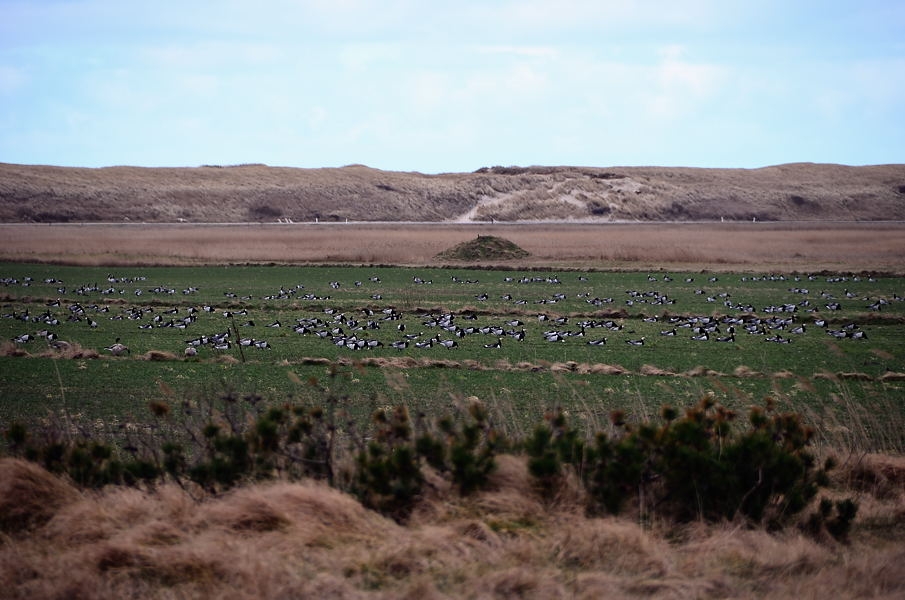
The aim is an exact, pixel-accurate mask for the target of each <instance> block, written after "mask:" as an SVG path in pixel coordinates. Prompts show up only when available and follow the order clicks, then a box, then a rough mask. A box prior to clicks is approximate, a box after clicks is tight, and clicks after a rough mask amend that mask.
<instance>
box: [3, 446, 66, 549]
mask: <svg viewBox="0 0 905 600" xmlns="http://www.w3.org/2000/svg"><path fill="white" fill-rule="evenodd" d="M78 497H79V494H78V492H77V491H76V490H75V488H73V487H72V486H71V485H68V484H67V483H65V482H63V481H62V480H61V479H59V478H57V477H54V476H53V475H51V474H50V473H48V472H47V471H45V470H44V469H42V468H41V467H39V466H37V465H36V464H34V463H30V462H26V461H24V460H19V459H15V458H4V459H0V531H3V532H7V533H12V532H17V531H22V530H27V529H31V528H33V527H36V526H39V525H43V524H44V523H46V522H47V521H49V520H50V519H51V518H52V517H53V516H54V515H55V514H56V513H57V512H58V511H59V510H60V509H62V508H63V507H64V506H66V505H68V504H70V503H72V502H75V501H76V500H77V499H78Z"/></svg>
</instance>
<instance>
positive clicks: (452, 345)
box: [437, 340, 459, 349]
mask: <svg viewBox="0 0 905 600" xmlns="http://www.w3.org/2000/svg"><path fill="white" fill-rule="evenodd" d="M437 343H438V344H440V345H441V346H443V347H444V348H446V349H450V348H458V347H459V344H458V342H456V340H438V341H437Z"/></svg>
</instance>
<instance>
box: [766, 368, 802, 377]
mask: <svg viewBox="0 0 905 600" xmlns="http://www.w3.org/2000/svg"><path fill="white" fill-rule="evenodd" d="M770 377H772V378H773V379H796V378H797V377H798V376H797V375H796V374H795V373H793V372H792V371H789V370H783V371H775V372H773V373H771V374H770Z"/></svg>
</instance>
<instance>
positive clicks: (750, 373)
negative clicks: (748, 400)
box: [732, 365, 764, 377]
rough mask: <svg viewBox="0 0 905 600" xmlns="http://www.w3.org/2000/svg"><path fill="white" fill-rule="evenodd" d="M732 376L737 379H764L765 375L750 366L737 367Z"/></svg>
mask: <svg viewBox="0 0 905 600" xmlns="http://www.w3.org/2000/svg"><path fill="white" fill-rule="evenodd" d="M732 374H733V375H734V376H735V377H763V376H764V374H763V373H761V372H760V371H756V370H754V369H752V368H751V367H749V366H746V365H739V366H737V367H735V370H733V371H732Z"/></svg>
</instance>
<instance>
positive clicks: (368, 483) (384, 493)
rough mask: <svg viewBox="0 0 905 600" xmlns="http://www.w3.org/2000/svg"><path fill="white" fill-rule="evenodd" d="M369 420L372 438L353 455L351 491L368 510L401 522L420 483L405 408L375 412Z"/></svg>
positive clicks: (422, 479) (408, 511) (420, 477)
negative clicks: (371, 425) (353, 466)
mask: <svg viewBox="0 0 905 600" xmlns="http://www.w3.org/2000/svg"><path fill="white" fill-rule="evenodd" d="M373 421H374V426H375V432H374V437H373V439H371V440H370V441H369V442H368V443H367V446H366V447H365V448H364V449H362V450H360V451H359V452H358V455H357V456H356V460H355V476H354V480H353V484H352V492H353V493H354V494H355V495H356V496H357V497H358V498H359V499H360V500H361V502H362V504H364V505H365V506H367V507H368V508H373V509H374V510H377V511H379V512H381V513H383V514H385V515H388V516H390V517H392V518H393V519H395V520H396V521H400V522H401V521H405V520H406V519H407V518H408V516H409V515H410V514H411V512H412V509H413V508H414V506H415V502H416V501H417V499H418V497H419V495H420V494H421V488H422V486H423V484H424V475H423V474H422V472H421V468H420V465H419V460H418V454H417V452H416V450H415V446H414V444H413V442H412V426H411V420H410V419H409V414H408V409H406V408H405V407H404V406H398V407H396V408H395V409H394V410H392V411H390V410H389V409H379V410H377V411H376V412H375V413H374V416H373Z"/></svg>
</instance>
